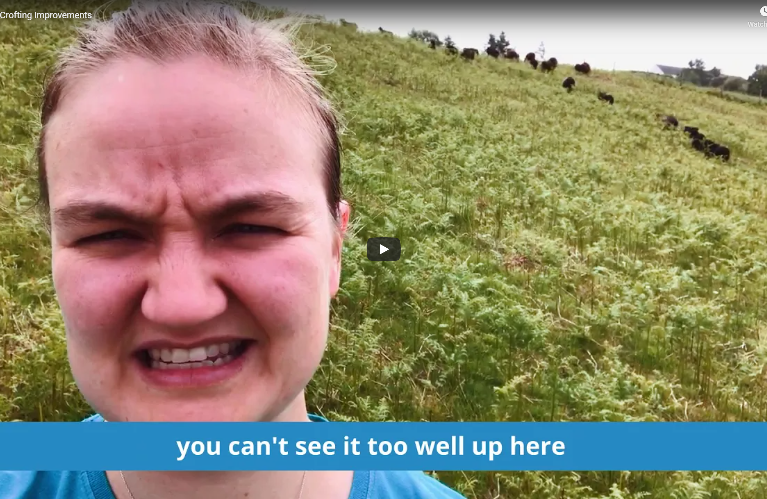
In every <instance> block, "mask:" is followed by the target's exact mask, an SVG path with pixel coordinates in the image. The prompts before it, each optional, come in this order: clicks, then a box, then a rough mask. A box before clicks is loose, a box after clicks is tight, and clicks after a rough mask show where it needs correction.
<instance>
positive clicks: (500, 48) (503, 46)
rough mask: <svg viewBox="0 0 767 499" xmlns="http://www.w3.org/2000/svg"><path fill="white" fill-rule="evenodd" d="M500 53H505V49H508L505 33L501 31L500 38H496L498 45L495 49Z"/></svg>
mask: <svg viewBox="0 0 767 499" xmlns="http://www.w3.org/2000/svg"><path fill="white" fill-rule="evenodd" d="M495 48H497V49H498V51H499V52H500V53H502V54H503V53H505V52H506V49H507V48H509V41H508V40H507V39H506V32H504V31H501V36H499V37H498V43H497V45H496V47H495Z"/></svg>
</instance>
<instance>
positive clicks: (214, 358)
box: [149, 341, 242, 369]
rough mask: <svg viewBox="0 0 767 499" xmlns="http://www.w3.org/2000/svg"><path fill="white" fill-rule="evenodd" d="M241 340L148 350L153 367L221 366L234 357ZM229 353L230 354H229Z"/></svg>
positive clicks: (191, 367) (190, 367) (195, 367)
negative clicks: (191, 346) (193, 346)
mask: <svg viewBox="0 0 767 499" xmlns="http://www.w3.org/2000/svg"><path fill="white" fill-rule="evenodd" d="M241 344H242V342H241V341H230V342H228V343H219V344H214V345H208V346H200V347H195V348H190V349H186V348H162V349H160V348H152V349H150V350H149V357H150V359H151V364H150V365H151V367H152V368H153V369H197V368H199V367H209V366H222V365H224V364H228V363H229V362H231V361H232V359H233V358H234V355H233V354H234V353H235V352H236V351H237V349H238V348H239V347H240V345H241ZM230 354H231V355H230Z"/></svg>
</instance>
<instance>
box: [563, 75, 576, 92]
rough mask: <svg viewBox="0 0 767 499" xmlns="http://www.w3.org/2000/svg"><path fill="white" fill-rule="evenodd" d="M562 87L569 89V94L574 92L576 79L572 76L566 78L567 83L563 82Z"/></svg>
mask: <svg viewBox="0 0 767 499" xmlns="http://www.w3.org/2000/svg"><path fill="white" fill-rule="evenodd" d="M562 86H563V87H564V88H566V89H567V92H568V93H569V92H572V91H573V87H575V78H573V77H572V76H568V77H567V78H565V81H563V82H562Z"/></svg>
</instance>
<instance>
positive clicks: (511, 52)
mask: <svg viewBox="0 0 767 499" xmlns="http://www.w3.org/2000/svg"><path fill="white" fill-rule="evenodd" d="M503 56H504V57H505V58H506V59H513V60H515V61H518V60H519V54H517V52H516V51H515V50H513V49H506V52H505V53H504V54H503Z"/></svg>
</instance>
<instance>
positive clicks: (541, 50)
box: [538, 42, 546, 60]
mask: <svg viewBox="0 0 767 499" xmlns="http://www.w3.org/2000/svg"><path fill="white" fill-rule="evenodd" d="M538 55H539V56H541V60H545V59H546V47H545V46H544V45H543V42H541V45H540V47H538Z"/></svg>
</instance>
